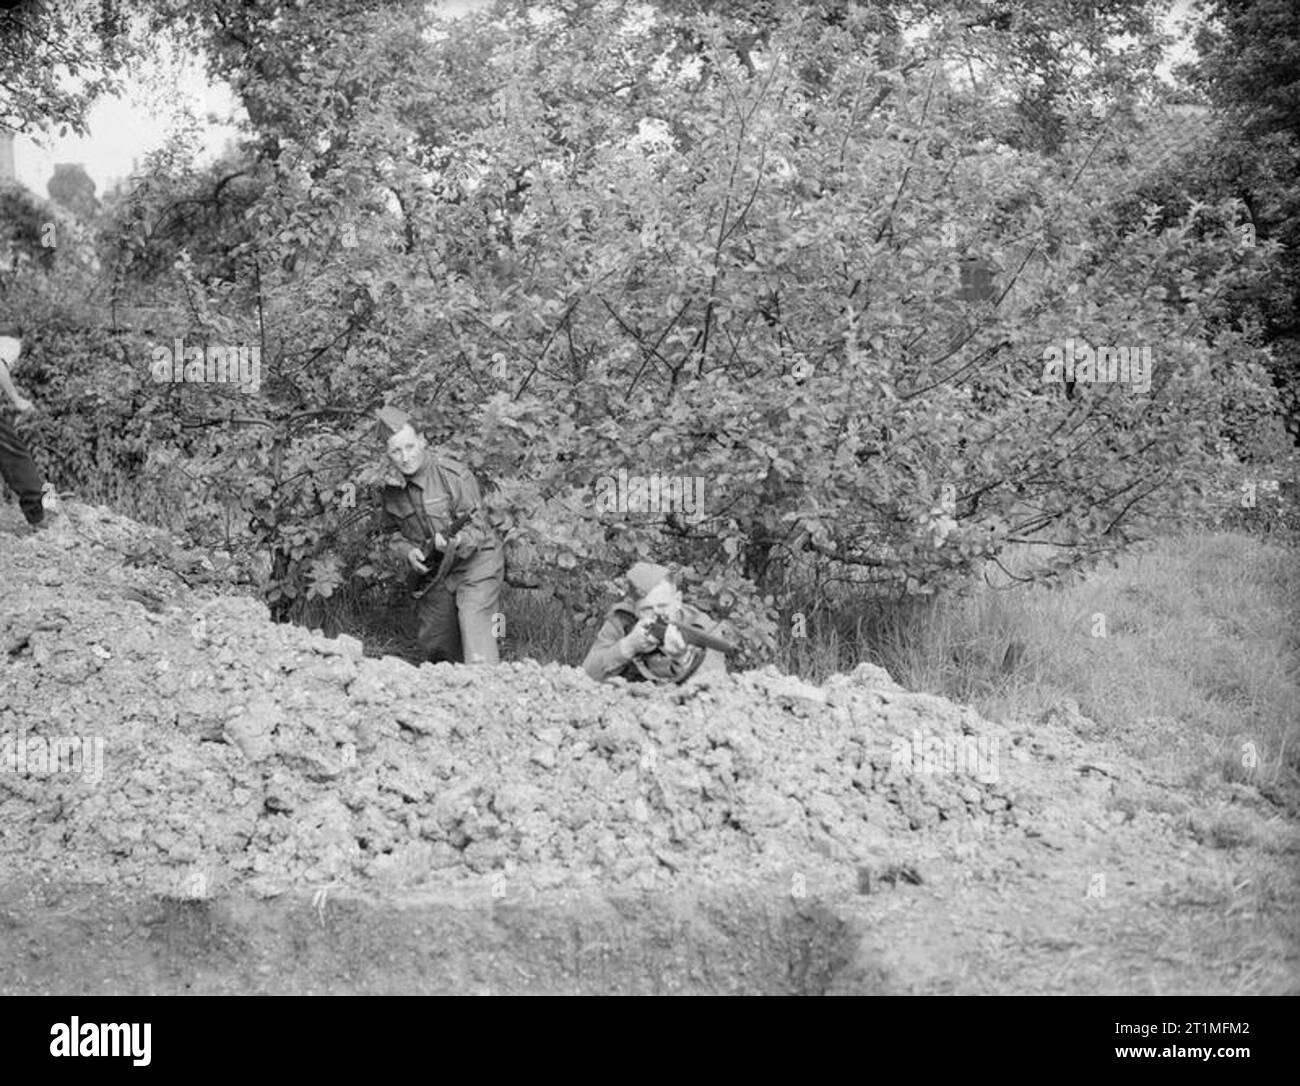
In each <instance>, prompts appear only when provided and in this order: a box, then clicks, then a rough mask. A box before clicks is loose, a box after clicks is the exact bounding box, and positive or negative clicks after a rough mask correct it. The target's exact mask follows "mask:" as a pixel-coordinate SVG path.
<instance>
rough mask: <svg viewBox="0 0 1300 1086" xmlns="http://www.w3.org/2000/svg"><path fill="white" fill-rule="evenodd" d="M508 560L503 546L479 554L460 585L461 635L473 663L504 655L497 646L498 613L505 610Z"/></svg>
mask: <svg viewBox="0 0 1300 1086" xmlns="http://www.w3.org/2000/svg"><path fill="white" fill-rule="evenodd" d="M504 574H505V563H504V561H503V559H502V555H501V548H500V547H497V548H495V549H494V550H492V551H488V552H483V553H481V554H479V555H477V556H476V557H475V559H474V562H473V564H472V565H471V566H470V568H469V570H468V571H467V572H466V577H465V580H464V581H462V582H461V584H460V586H459V587H458V588H457V589H456V609H457V610H458V611H459V612H460V639H461V643H462V644H463V645H464V646H465V661H466V662H467V663H471V664H497V663H500V662H501V655H500V652H499V650H498V647H497V633H498V632H499V631H498V628H497V625H496V616H497V615H499V614H500V613H501V581H502V577H503V576H504Z"/></svg>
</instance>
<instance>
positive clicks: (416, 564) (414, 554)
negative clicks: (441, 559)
mask: <svg viewBox="0 0 1300 1086" xmlns="http://www.w3.org/2000/svg"><path fill="white" fill-rule="evenodd" d="M406 560H407V561H408V562H409V563H410V564H411V568H412V569H413V570H415V572H416V573H428V572H429V567H428V566H426V565H425V564H424V553H423V552H422V551H421V550H420V548H419V547H412V548H411V549H410V550H409V551H407V552H406Z"/></svg>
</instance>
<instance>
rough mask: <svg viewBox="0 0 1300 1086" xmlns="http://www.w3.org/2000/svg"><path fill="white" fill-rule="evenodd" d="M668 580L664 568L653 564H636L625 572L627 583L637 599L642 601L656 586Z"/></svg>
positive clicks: (665, 568) (666, 571)
mask: <svg viewBox="0 0 1300 1086" xmlns="http://www.w3.org/2000/svg"><path fill="white" fill-rule="evenodd" d="M666 580H668V569H667V567H666V566H657V565H655V564H654V563H653V562H638V563H637V564H636V565H634V566H633V567H632V568H631V569H629V570H628V571H627V583H628V584H630V585H631V586H632V591H633V592H635V593H636V598H637V599H644V598H645V597H646V596H648V595H649V594H650V591H651V590H652V589H653V588H655V587H656V586H657V585H660V584H663V582H664V581H666Z"/></svg>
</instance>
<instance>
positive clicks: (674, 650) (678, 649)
mask: <svg viewBox="0 0 1300 1086" xmlns="http://www.w3.org/2000/svg"><path fill="white" fill-rule="evenodd" d="M686 648H687V645H686V638H684V637H683V636H682V632H681V630H679V629H678V628H677V627H676V626H671V625H670V626H669V627H668V629H667V630H665V631H664V652H665V653H666V654H667V655H669V656H671V657H673V658H674V659H676V658H677V657H679V656H682V655H684V654H685V652H686Z"/></svg>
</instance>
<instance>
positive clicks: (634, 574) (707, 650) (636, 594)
mask: <svg viewBox="0 0 1300 1086" xmlns="http://www.w3.org/2000/svg"><path fill="white" fill-rule="evenodd" d="M627 580H628V584H630V585H631V586H632V592H633V598H632V599H630V600H624V601H623V602H621V603H617V604H615V605H614V606H613V607H612V608H611V609H610V611H609V614H608V615H606V616H605V624H604V625H603V626H601V628H600V632H599V633H598V634H597V635H596V642H595V644H593V645H592V646H591V651H590V652H588V653H587V658H586V660H584V661H583V664H582V667H583V670H584V671H586V673H587V674H588V675H590V676H591V677H592V678H593V679H596V680H597V681H601V682H603V681H604V680H606V679H612V678H614V677H615V676H621V677H623V678H624V679H627V680H629V681H630V682H642V681H649V682H656V683H684V682H686V680H687V679H690V678H691V677H692V676H694V675H697V674H714V675H720V674H726V671H727V661H726V657H725V656H724V655H723V654H724V653H726V652H730V651H732V649H733V646H732V645H731V644H730V643H728V642H727V641H726V640H725V639H724V638H723V637H722V636H721V634H720V633H719V630H720V627H721V626H722V624H721V623H719V622H714V621H713V620H712V619H711V618H709V616H708V615H706V614H705V613H704V612H703V611H700V610H698V609H697V608H695V607H690V606H688V605H687V604H685V603H683V602H682V597H681V594H680V593H679V592H678V590H677V586H676V585H675V584H674V583H673V581H672V578H671V575H670V574H669V572H668V570H667V569H665V568H664V567H663V566H657V565H653V564H651V563H649V562H638V563H637V564H636V565H634V566H633V567H632V568H631V569H630V570H629V571H628V574H627Z"/></svg>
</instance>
